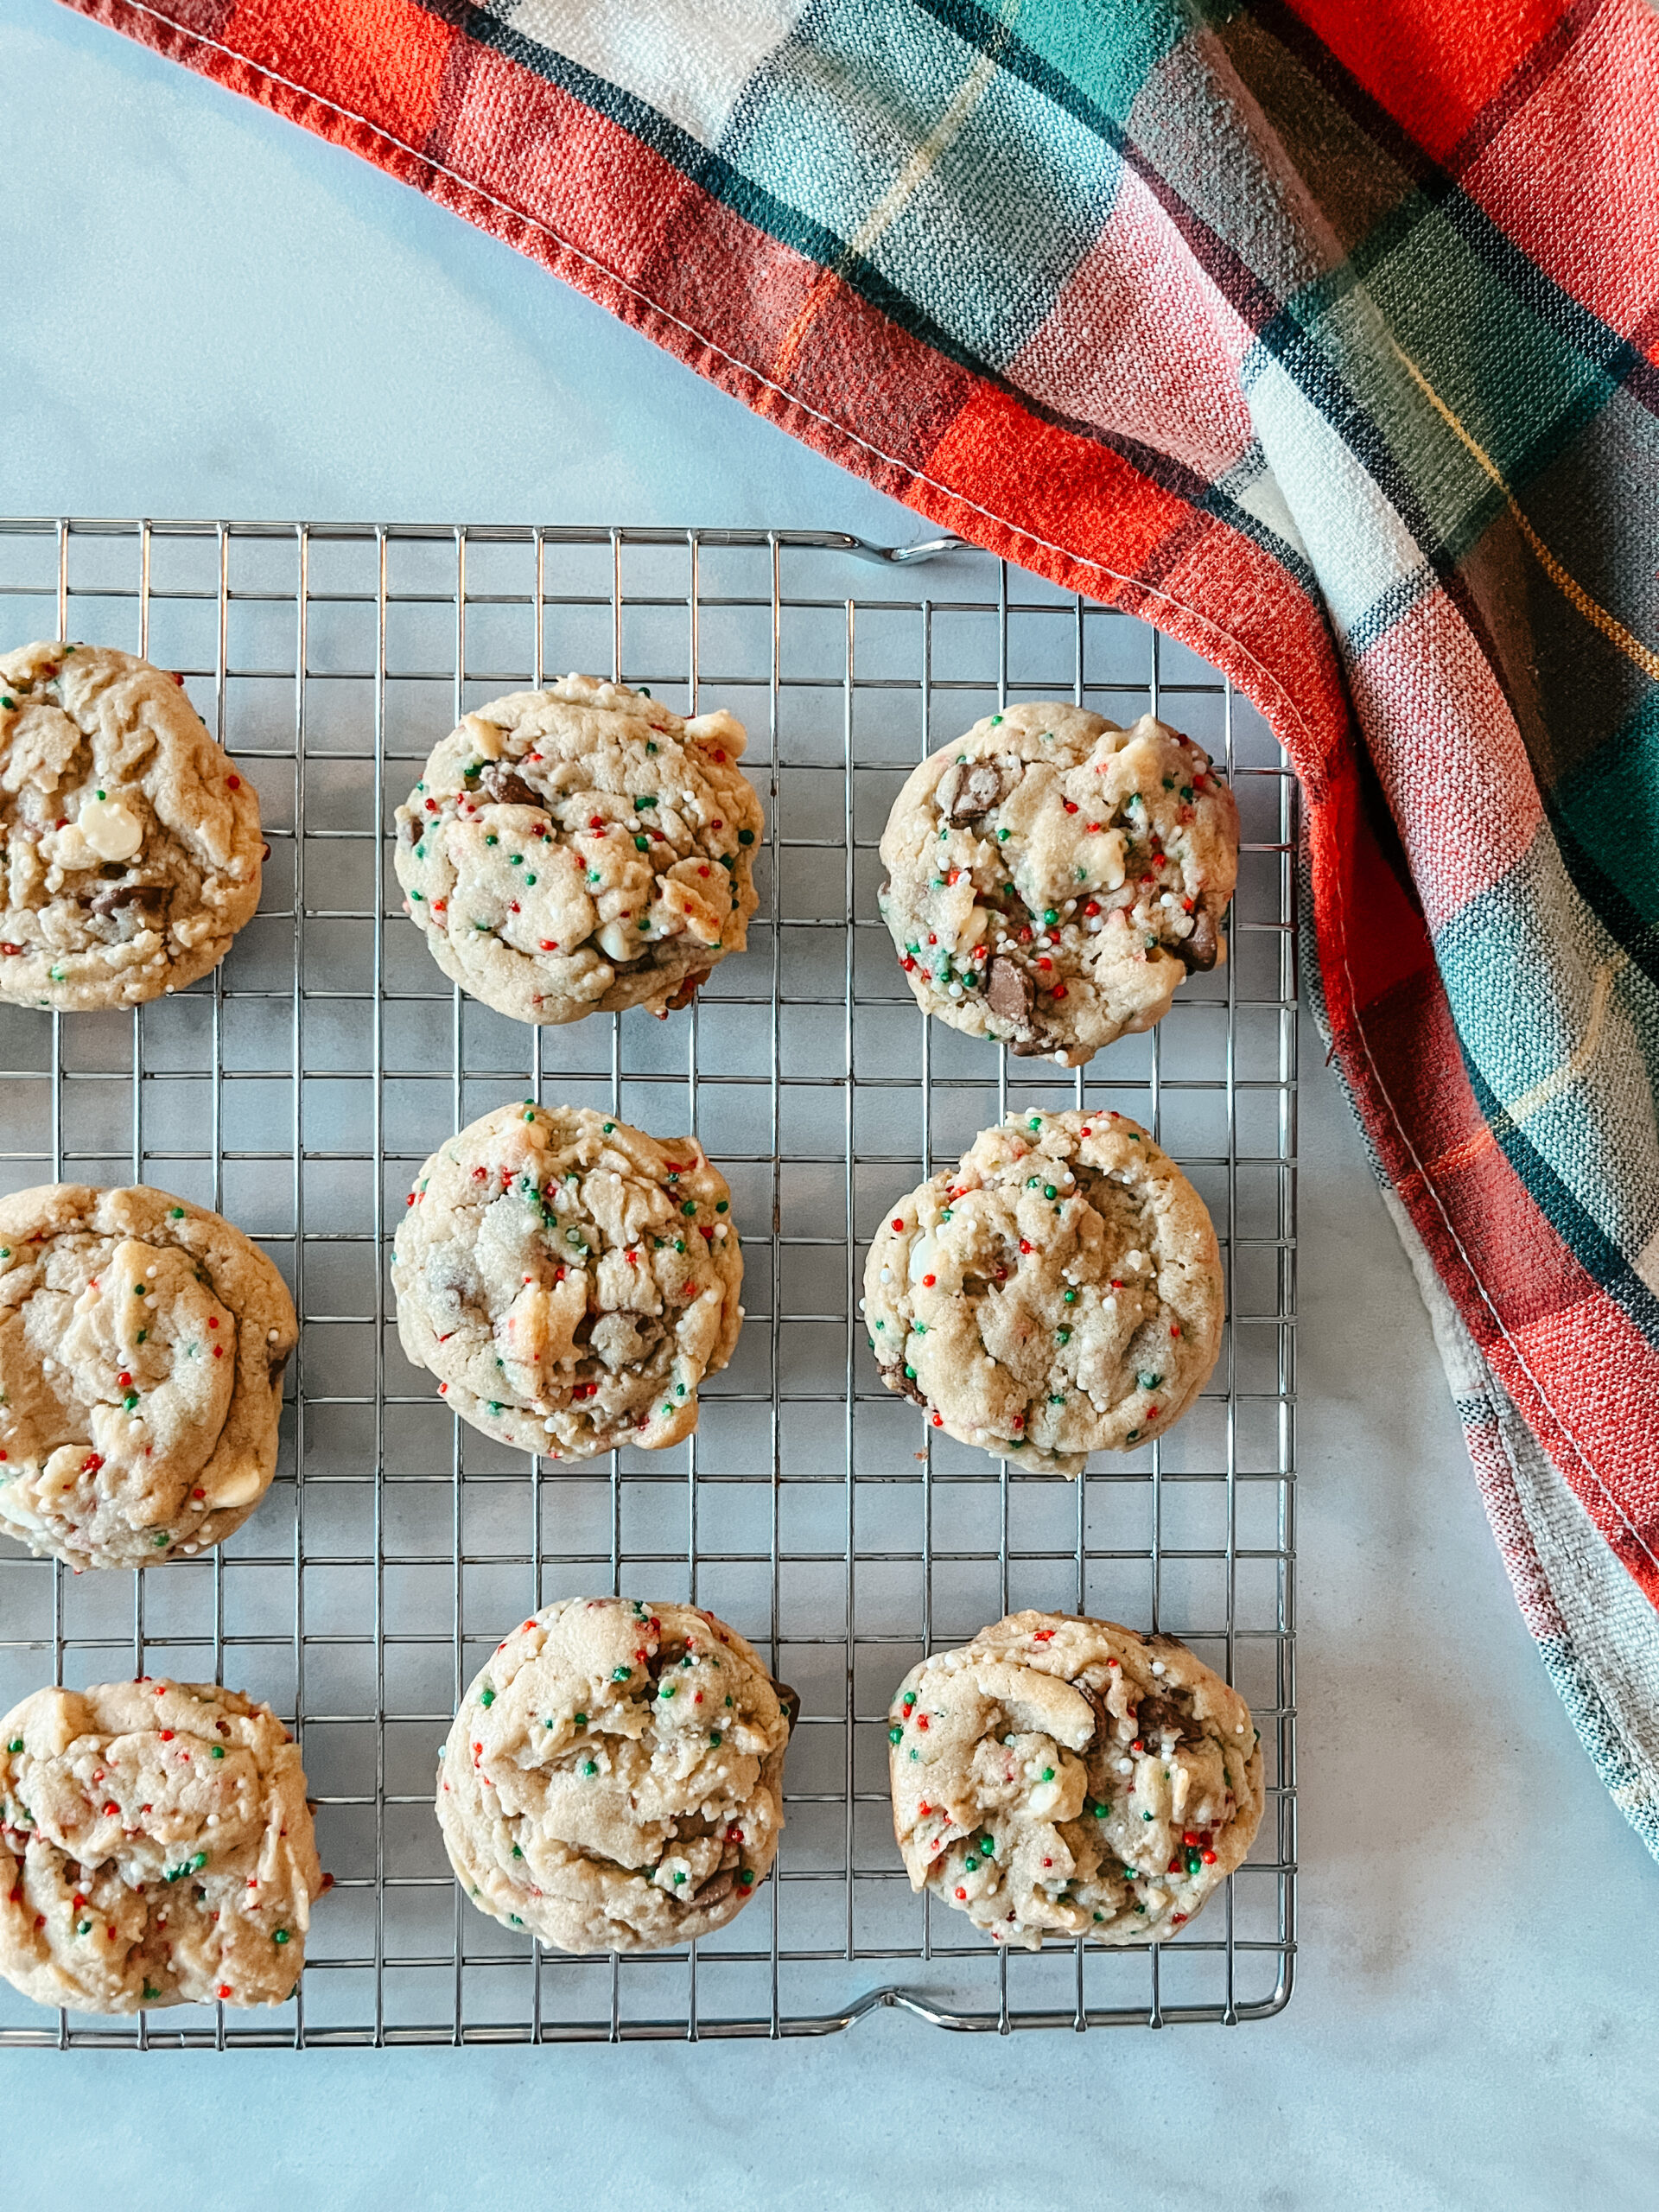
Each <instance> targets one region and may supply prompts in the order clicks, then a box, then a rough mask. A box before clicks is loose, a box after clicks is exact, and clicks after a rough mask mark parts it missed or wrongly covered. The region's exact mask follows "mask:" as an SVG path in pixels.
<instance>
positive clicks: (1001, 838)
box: [996, 829, 1014, 890]
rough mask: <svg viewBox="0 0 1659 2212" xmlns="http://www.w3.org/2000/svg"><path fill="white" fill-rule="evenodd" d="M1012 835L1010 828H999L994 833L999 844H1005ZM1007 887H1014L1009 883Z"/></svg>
mask: <svg viewBox="0 0 1659 2212" xmlns="http://www.w3.org/2000/svg"><path fill="white" fill-rule="evenodd" d="M1013 835H1014V832H1013V830H1012V829H999V830H998V831H997V833H996V842H997V843H998V844H999V845H1006V844H1007V842H1008V840H1009V838H1010V837H1011V836H1013ZM1009 889H1010V890H1012V889H1013V885H1012V884H1010V885H1009Z"/></svg>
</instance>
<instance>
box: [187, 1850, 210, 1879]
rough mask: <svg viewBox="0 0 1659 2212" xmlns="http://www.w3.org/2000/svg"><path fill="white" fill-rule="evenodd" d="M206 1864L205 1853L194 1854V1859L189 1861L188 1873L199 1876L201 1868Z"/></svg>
mask: <svg viewBox="0 0 1659 2212" xmlns="http://www.w3.org/2000/svg"><path fill="white" fill-rule="evenodd" d="M206 1865H207V1853H206V1852H205V1851H199V1852H198V1853H196V1855H195V1857H194V1859H192V1860H191V1861H190V1872H192V1873H193V1874H200V1872H201V1870H202V1868H203V1867H204V1866H206Z"/></svg>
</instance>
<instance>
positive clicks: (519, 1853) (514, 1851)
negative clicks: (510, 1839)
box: [512, 1843, 524, 1859]
mask: <svg viewBox="0 0 1659 2212" xmlns="http://www.w3.org/2000/svg"><path fill="white" fill-rule="evenodd" d="M512 1855H513V1857H514V1858H515V1859H522V1858H523V1857H524V1853H523V1852H522V1851H520V1850H519V1848H518V1845H517V1844H516V1843H515V1844H514V1845H513V1847H512Z"/></svg>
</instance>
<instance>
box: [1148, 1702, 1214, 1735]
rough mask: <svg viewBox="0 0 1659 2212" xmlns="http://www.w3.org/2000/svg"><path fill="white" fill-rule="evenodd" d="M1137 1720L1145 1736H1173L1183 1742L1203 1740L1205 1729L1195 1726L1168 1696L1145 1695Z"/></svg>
mask: <svg viewBox="0 0 1659 2212" xmlns="http://www.w3.org/2000/svg"><path fill="white" fill-rule="evenodd" d="M1135 1726H1136V1727H1137V1728H1138V1729H1139V1730H1140V1732H1141V1736H1142V1737H1143V1738H1147V1737H1152V1736H1173V1737H1175V1738H1177V1739H1178V1740H1179V1742H1181V1743H1183V1744H1197V1743H1201V1742H1202V1741H1203V1731H1202V1730H1201V1729H1198V1728H1195V1727H1194V1726H1193V1725H1192V1721H1191V1719H1189V1718H1188V1717H1187V1716H1185V1714H1183V1713H1179V1712H1178V1711H1177V1709H1176V1707H1174V1706H1173V1704H1172V1703H1171V1701H1170V1700H1169V1699H1168V1698H1166V1697H1143V1698H1142V1699H1141V1703H1140V1707H1139V1708H1138V1710H1137V1711H1136V1713H1135Z"/></svg>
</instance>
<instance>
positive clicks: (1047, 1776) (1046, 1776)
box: [1043, 1766, 1054, 1782]
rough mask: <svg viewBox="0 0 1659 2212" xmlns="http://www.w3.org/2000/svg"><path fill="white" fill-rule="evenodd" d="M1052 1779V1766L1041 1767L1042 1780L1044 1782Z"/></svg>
mask: <svg viewBox="0 0 1659 2212" xmlns="http://www.w3.org/2000/svg"><path fill="white" fill-rule="evenodd" d="M1053 1779H1054V1770H1053V1768H1052V1766H1046V1767H1045V1768H1044V1769H1043V1780H1044V1781H1045V1782H1052V1781H1053Z"/></svg>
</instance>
